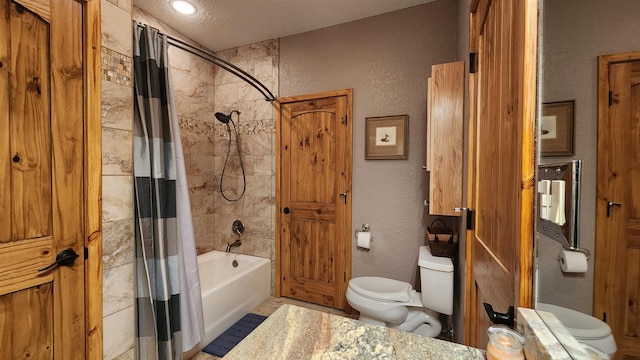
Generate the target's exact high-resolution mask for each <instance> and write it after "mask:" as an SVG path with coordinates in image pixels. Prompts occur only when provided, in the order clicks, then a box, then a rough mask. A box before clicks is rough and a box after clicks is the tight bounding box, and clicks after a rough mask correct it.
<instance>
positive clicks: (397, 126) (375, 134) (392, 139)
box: [364, 115, 409, 160]
mask: <svg viewBox="0 0 640 360" xmlns="http://www.w3.org/2000/svg"><path fill="white" fill-rule="evenodd" d="M408 153H409V115H395V116H379V117H368V118H366V121H365V149H364V159H365V160H398V159H401V160H403V159H407V158H408Z"/></svg>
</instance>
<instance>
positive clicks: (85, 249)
mask: <svg viewBox="0 0 640 360" xmlns="http://www.w3.org/2000/svg"><path fill="white" fill-rule="evenodd" d="M88 258H89V248H88V247H86V246H85V247H84V259H85V260H87V259H88Z"/></svg>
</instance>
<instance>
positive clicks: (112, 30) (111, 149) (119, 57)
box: [101, 0, 135, 360]
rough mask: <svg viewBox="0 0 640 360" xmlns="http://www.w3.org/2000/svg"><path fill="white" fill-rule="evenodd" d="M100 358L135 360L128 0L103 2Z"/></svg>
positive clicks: (130, 33)
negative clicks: (101, 309) (102, 329)
mask: <svg viewBox="0 0 640 360" xmlns="http://www.w3.org/2000/svg"><path fill="white" fill-rule="evenodd" d="M101 7H102V59H101V62H102V65H101V67H102V254H103V255H102V261H103V264H102V265H103V282H104V283H103V297H104V300H103V316H104V319H103V327H104V331H103V334H104V337H103V343H104V353H103V358H104V359H109V360H110V359H120V360H124V359H134V358H135V354H134V341H135V322H134V320H133V319H135V307H134V271H133V269H134V249H133V244H134V243H133V237H134V235H133V160H132V159H133V89H132V86H133V84H132V80H133V79H132V75H131V72H132V46H131V37H132V32H131V1H130V0H108V1H107V0H102V2H101Z"/></svg>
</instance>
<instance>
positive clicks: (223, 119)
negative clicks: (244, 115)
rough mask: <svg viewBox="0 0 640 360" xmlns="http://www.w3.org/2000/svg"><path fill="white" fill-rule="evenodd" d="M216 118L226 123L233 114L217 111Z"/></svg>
mask: <svg viewBox="0 0 640 360" xmlns="http://www.w3.org/2000/svg"><path fill="white" fill-rule="evenodd" d="M216 119H218V121H220V122H221V123H223V124H226V123H228V122H229V120H231V114H229V115H225V114H223V113H221V112H217V113H216Z"/></svg>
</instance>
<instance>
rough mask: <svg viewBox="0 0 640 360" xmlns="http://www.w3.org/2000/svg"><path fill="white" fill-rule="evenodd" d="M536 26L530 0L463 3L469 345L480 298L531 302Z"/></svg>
mask: <svg viewBox="0 0 640 360" xmlns="http://www.w3.org/2000/svg"><path fill="white" fill-rule="evenodd" d="M536 24H537V1H536V0H523V1H511V0H486V1H474V2H473V3H472V5H471V24H470V32H471V35H470V41H471V44H470V48H471V51H472V52H473V53H475V59H476V61H477V62H476V63H474V64H472V65H471V66H472V68H475V69H474V71H472V73H471V74H470V77H469V80H470V90H469V91H470V96H469V97H470V106H469V108H470V119H469V139H468V140H469V142H468V143H469V171H468V174H469V178H468V199H467V203H468V206H469V207H470V208H471V209H472V211H473V214H472V216H473V230H470V231H468V232H467V279H466V284H467V288H466V289H467V306H466V315H465V318H466V320H467V321H466V323H465V327H466V328H465V336H466V343H467V344H469V345H472V346H477V347H485V346H486V344H487V334H486V330H487V327H489V326H490V321H489V318H488V316H487V314H486V312H485V309H484V307H483V303H489V304H491V305H492V306H493V308H494V310H495V311H498V312H501V313H506V312H507V309H508V307H509V306H514V307H515V308H517V307H519V306H520V307H531V301H532V295H531V286H532V283H531V281H532V278H531V271H532V246H533V196H534V169H535V151H534V146H535V143H534V137H535V104H536V85H535V80H536V40H537V39H536V38H537V31H536ZM472 58H473V57H472ZM468 216H469V214H468Z"/></svg>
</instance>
